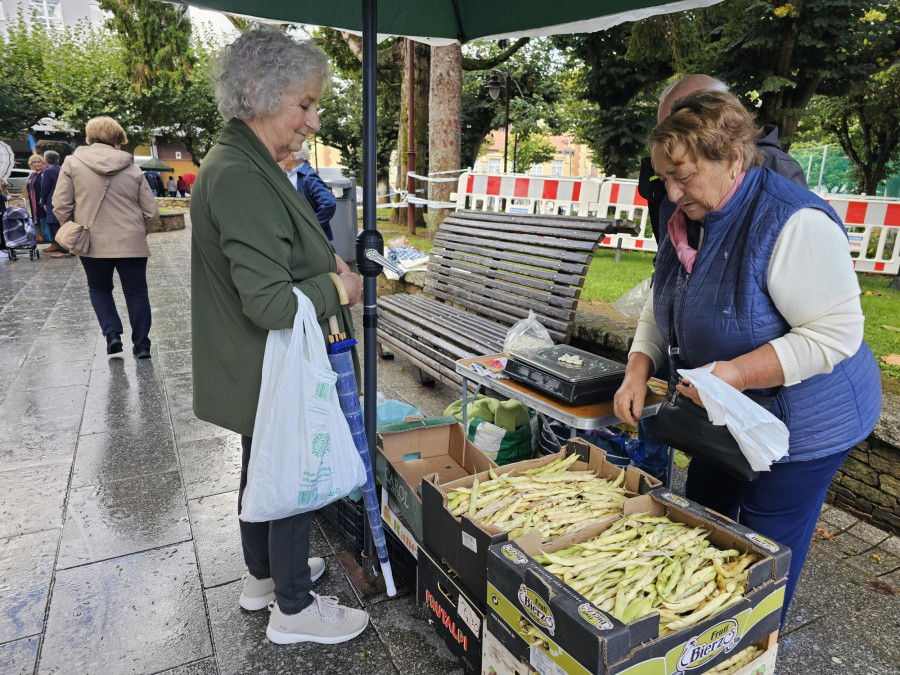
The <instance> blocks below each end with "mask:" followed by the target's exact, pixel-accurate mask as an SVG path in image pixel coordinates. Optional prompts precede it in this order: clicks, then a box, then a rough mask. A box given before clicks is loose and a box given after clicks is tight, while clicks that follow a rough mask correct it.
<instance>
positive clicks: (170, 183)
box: [166, 176, 178, 197]
mask: <svg viewBox="0 0 900 675" xmlns="http://www.w3.org/2000/svg"><path fill="white" fill-rule="evenodd" d="M177 185H178V184H177V183H176V182H175V178H174V177H172V176H169V180H167V181H166V192H168V193H169V196H170V197H177V196H178V194H177V192H176V191H177V190H178V187H177Z"/></svg>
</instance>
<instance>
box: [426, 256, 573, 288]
mask: <svg viewBox="0 0 900 675" xmlns="http://www.w3.org/2000/svg"><path fill="white" fill-rule="evenodd" d="M469 261H471V262H474V263H476V264H469ZM490 262H491V261H490V260H489V259H485V260H478V259H477V258H475V257H473V256H460V255H449V256H446V257H445V256H443V255H434V249H432V254H431V260H430V261H429V264H428V267H429V269H431V267H432V265H435V266H443V267H448V266H452V267H453V268H455V269H461V270H466V271H468V272H471V273H472V274H474V275H476V276H483V277H486V278H488V279H499V280H502V281H508V282H509V283H512V284H519V285H522V286H527V287H529V288H534V289H536V290H538V291H541V292H544V293H551V294H553V295H558V296H564V297H568V298H577V297H578V296H579V295H580V294H581V284H583V283H584V279H579V278H578V277H570V278H572V279H573V280H574V281H575V282H580V283H578V285H577V286H571V285H569V284H566V283H554V282H553V281H548V280H546V279H540V278H538V279H536V278H534V277H533V276H531V274H530V272H532V271H533V270H530V269H529V268H527V267H519V266H513V265H511V266H509V267H512V268H513V269H514V270H515V271H516V272H519V271H520V270H521V272H520V273H516V274H513V273H511V272H507V271H505V270H499V269H496V268H495V267H485V266H484V263H490ZM526 274H527V275H528V276H525V275H526Z"/></svg>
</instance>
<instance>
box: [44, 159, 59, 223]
mask: <svg viewBox="0 0 900 675" xmlns="http://www.w3.org/2000/svg"><path fill="white" fill-rule="evenodd" d="M58 180H59V164H54V165H52V166H48V167H47V168H46V169H44V170H43V171H41V199H40V202H41V204H42V205H43V206H44V209H45V210H46V212H47V222H48V223H59V220H57V218H56V216H55V215H53V193H54V192H56V181H58Z"/></svg>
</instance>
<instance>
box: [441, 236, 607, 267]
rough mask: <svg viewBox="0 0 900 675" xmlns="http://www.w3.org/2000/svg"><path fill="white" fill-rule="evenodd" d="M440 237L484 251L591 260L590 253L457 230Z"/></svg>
mask: <svg viewBox="0 0 900 675" xmlns="http://www.w3.org/2000/svg"><path fill="white" fill-rule="evenodd" d="M438 232H439V234H440V237H438V236H435V238H434V240H435V243H444V242H459V243H461V244H472V245H474V246H478V247H479V248H481V249H482V250H484V251H491V250H494V249H496V248H500V249H502V250H504V251H513V252H514V253H531V254H533V255H536V256H543V257H546V258H547V260H548V261H550V260H560V261H563V262H569V263H577V264H579V265H586V264H587V263H589V262H590V260H591V255H590V253H581V252H578V253H576V252H574V251H560V250H558V249H557V250H552V249H551V250H548V249H547V247H546V246H530V245H528V244H516V243H513V242H506V243H504V242H502V241H489V240H488V241H485V240H484V239H482V238H481V237H478V236H475V237H468V236H463V235H459V234H456V233H455V232H440V230H439V231H438Z"/></svg>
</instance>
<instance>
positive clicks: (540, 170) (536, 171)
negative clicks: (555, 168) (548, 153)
mask: <svg viewBox="0 0 900 675" xmlns="http://www.w3.org/2000/svg"><path fill="white" fill-rule="evenodd" d="M531 175H532V176H543V175H544V165H543V164H532V165H531Z"/></svg>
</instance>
